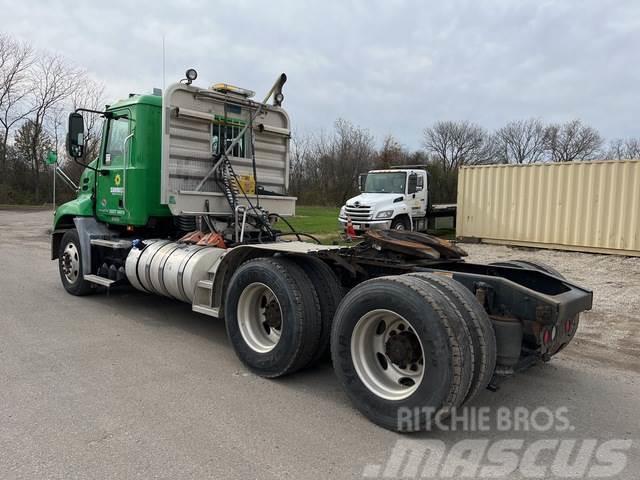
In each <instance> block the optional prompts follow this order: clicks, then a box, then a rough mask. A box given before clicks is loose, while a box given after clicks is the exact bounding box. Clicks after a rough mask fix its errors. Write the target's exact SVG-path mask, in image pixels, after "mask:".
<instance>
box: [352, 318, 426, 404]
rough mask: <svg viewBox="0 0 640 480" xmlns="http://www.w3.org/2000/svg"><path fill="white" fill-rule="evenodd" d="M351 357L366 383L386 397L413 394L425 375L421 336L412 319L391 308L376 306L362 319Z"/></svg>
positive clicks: (354, 337) (357, 326)
mask: <svg viewBox="0 0 640 480" xmlns="http://www.w3.org/2000/svg"><path fill="white" fill-rule="evenodd" d="M394 337H395V339H394ZM400 357H402V360H400ZM351 358H352V359H353V364H354V367H355V369H356V373H357V374H358V377H360V380H361V381H362V383H363V384H364V385H365V386H366V387H367V388H368V389H369V390H370V391H371V392H373V393H374V394H375V395H377V396H378V397H381V398H384V399H386V400H404V399H405V398H407V397H409V396H410V395H411V394H413V393H414V392H415V391H416V390H417V389H418V387H419V386H420V384H421V383H422V380H423V377H424V349H423V348H422V342H421V341H420V338H419V337H418V336H417V335H416V333H415V329H414V328H413V326H412V325H411V323H410V322H409V321H407V320H406V319H405V318H404V317H402V316H401V315H398V314H397V313H395V312H392V311H390V310H383V309H379V310H372V311H371V312H368V313H367V314H365V315H364V316H362V317H361V318H360V320H358V323H356V326H355V328H354V329H353V334H352V336H351Z"/></svg>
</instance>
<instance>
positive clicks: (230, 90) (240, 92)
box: [211, 83, 256, 98]
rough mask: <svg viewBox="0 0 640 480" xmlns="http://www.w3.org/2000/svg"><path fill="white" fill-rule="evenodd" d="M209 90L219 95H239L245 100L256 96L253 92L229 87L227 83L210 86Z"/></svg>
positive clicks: (232, 86) (233, 86)
mask: <svg viewBox="0 0 640 480" xmlns="http://www.w3.org/2000/svg"><path fill="white" fill-rule="evenodd" d="M211 90H214V91H216V92H220V93H235V94H236V95H241V96H243V97H245V98H252V97H253V96H254V95H255V94H256V92H254V91H253V90H247V89H246V88H240V87H236V86H235V85H230V84H228V83H216V84H214V85H212V86H211Z"/></svg>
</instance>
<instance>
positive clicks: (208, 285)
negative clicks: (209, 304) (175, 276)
mask: <svg viewBox="0 0 640 480" xmlns="http://www.w3.org/2000/svg"><path fill="white" fill-rule="evenodd" d="M198 288H204V289H206V290H212V289H213V282H212V281H211V280H199V281H198Z"/></svg>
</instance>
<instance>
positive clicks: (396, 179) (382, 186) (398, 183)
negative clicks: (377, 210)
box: [364, 172, 407, 193]
mask: <svg viewBox="0 0 640 480" xmlns="http://www.w3.org/2000/svg"><path fill="white" fill-rule="evenodd" d="M406 176H407V174H406V173H405V172H389V173H370V174H368V175H367V181H366V183H365V184H364V192H365V193H404V185H405V180H406Z"/></svg>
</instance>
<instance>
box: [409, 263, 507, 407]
mask: <svg viewBox="0 0 640 480" xmlns="http://www.w3.org/2000/svg"><path fill="white" fill-rule="evenodd" d="M409 275H410V276H412V277H416V278H419V279H420V280H422V281H424V282H427V283H429V284H430V285H433V286H434V287H435V288H437V289H438V290H440V292H441V293H442V294H443V295H445V296H446V297H447V298H448V299H449V300H450V302H451V303H452V305H453V306H454V307H455V308H456V309H457V310H458V311H459V312H460V314H461V315H462V318H463V319H464V321H465V322H466V324H467V327H468V328H469V332H470V337H471V343H472V346H473V355H474V371H473V378H472V380H471V388H470V389H469V392H468V393H467V396H466V398H465V399H464V401H465V402H468V401H470V400H472V399H473V398H474V397H475V396H476V395H477V394H478V393H479V392H480V391H482V390H484V389H485V388H487V385H489V382H490V381H491V378H492V377H493V372H494V370H495V367H496V356H497V347H496V336H495V333H494V331H493V325H492V324H491V320H490V319H489V316H488V315H487V312H485V310H484V308H482V305H480V303H479V302H478V300H476V297H475V296H474V295H473V293H471V291H469V289H467V288H466V287H465V286H464V285H462V284H461V283H459V282H457V281H455V280H453V279H452V278H449V277H445V276H442V275H436V274H433V273H412V274H409Z"/></svg>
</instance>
